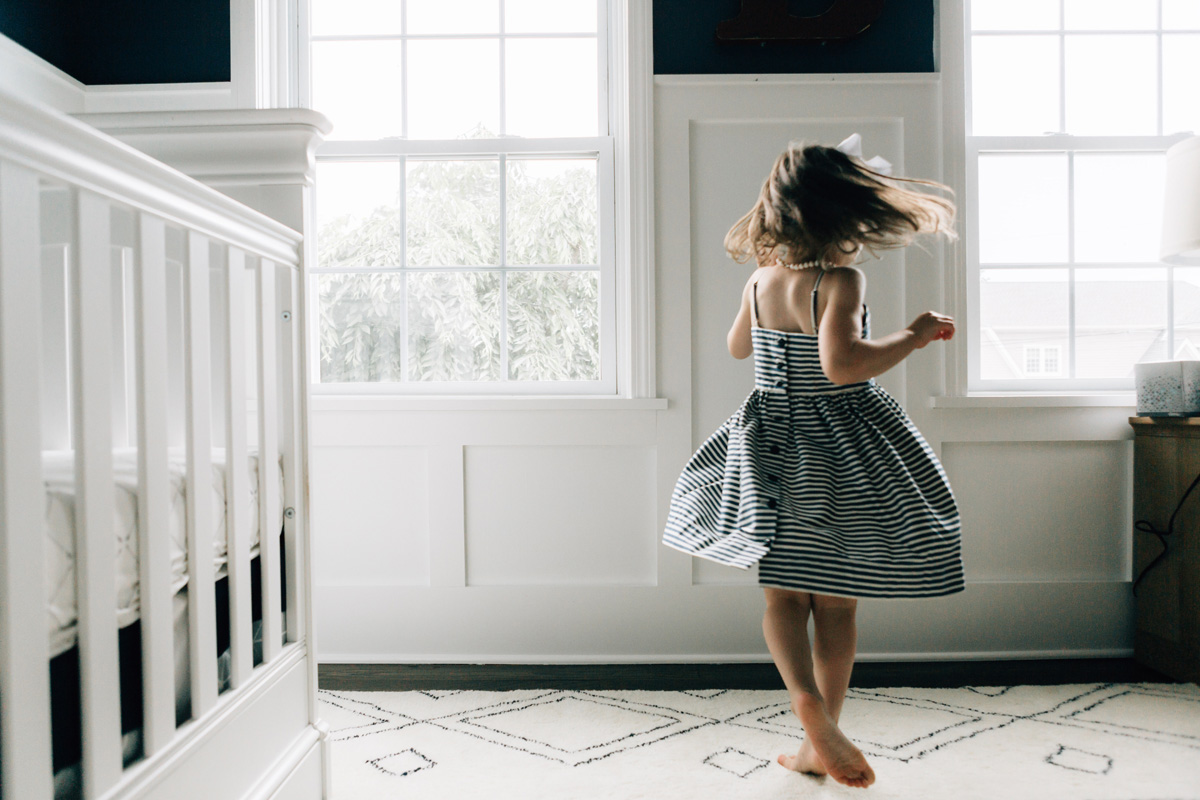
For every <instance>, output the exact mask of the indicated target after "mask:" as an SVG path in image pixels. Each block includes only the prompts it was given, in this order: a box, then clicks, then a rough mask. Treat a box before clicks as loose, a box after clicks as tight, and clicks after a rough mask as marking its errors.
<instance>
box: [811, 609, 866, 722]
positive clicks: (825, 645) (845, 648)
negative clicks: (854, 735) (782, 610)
mask: <svg viewBox="0 0 1200 800" xmlns="http://www.w3.org/2000/svg"><path fill="white" fill-rule="evenodd" d="M857 611H858V601H857V600H855V599H853V598H849V597H830V596H828V595H822V594H814V595H813V596H812V614H813V628H814V635H813V672H814V674H815V675H816V678H817V686H818V688H820V690H821V694H822V696H824V698H825V706H826V707H827V708H828V709H829V715H830V716H831V717H833V718H834V720H835V721H836V720H839V719H841V715H842V703H843V702H844V701H845V699H846V690H847V689H848V688H849V687H850V672H851V671H852V670H853V669H854V656H855V653H856V650H857V646H858V627H857V625H856V624H855V619H854V616H855V614H856V612H857Z"/></svg>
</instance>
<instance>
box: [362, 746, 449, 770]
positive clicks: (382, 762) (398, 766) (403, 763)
mask: <svg viewBox="0 0 1200 800" xmlns="http://www.w3.org/2000/svg"><path fill="white" fill-rule="evenodd" d="M367 763H368V764H370V765H371V766H372V767H375V769H377V770H379V771H380V772H383V773H385V774H387V775H393V776H395V777H397V778H403V777H405V776H406V775H412V774H413V773H416V772H420V771H421V770H423V769H430V768H432V767H436V766H437V762H435V761H433V760H432V759H430V758H428V757H426V756H424V755H422V754H421V753H418V752H417V751H416V750H414V749H413V748H411V747H410V748H408V749H407V750H401V751H400V752H399V753H391V754H389V755H386V756H380V757H379V758H373V759H371V760H370V761H368V762H367Z"/></svg>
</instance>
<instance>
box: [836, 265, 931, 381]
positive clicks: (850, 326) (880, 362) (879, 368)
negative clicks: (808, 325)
mask: <svg viewBox="0 0 1200 800" xmlns="http://www.w3.org/2000/svg"><path fill="white" fill-rule="evenodd" d="M821 286H822V288H824V287H828V288H829V294H828V295H827V298H828V299H827V301H826V306H825V312H824V314H823V315H822V316H821V324H820V328H819V330H818V331H817V347H818V350H819V352H820V355H821V369H822V370H824V371H825V375H826V377H828V378H829V380H831V381H833V382H834V383H836V384H847V383H858V382H860V381H865V380H867V379H868V378H874V377H875V376H877V375H882V374H883V373H885V372H887V371H888V370H889V369H891V368H892V367H894V366H896V365H897V364H899V363H900V362H901V361H903V360H904V359H905V358H907V357H908V356H909V354H910V353H912V351H913V350H917V349H919V348H922V347H924V346H925V345H927V344H929V343H930V342H932V341H933V340H934V339H949V338H950V337H952V336H953V335H954V320H953V319H951V318H950V317H948V316H946V315H945V314H938V313H937V312H934V311H926V312H925V313H924V314H922V315H921V316H919V317H917V318H916V319H915V320H913V322H912V324H911V325H909V326H908V327H907V328H905V329H903V330H900V331H896V332H895V333H893V334H890V335H888V336H884V337H883V338H881V339H863V338H862V304H863V297H864V296H865V295H866V290H867V281H866V278H865V277H864V276H863V274H862V272H861V271H860V270H858V269H855V268H853V267H848V268H842V269H837V270H834V271H833V272H831V273H829V274H828V275H827V276H826V278H825V280H824V281H823V282H822V284H821Z"/></svg>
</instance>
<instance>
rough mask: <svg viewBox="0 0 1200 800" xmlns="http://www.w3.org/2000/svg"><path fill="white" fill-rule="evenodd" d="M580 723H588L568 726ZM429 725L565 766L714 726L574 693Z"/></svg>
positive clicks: (699, 719) (690, 717)
mask: <svg viewBox="0 0 1200 800" xmlns="http://www.w3.org/2000/svg"><path fill="white" fill-rule="evenodd" d="M579 719H586V720H588V724H587V725H578V724H573V721H574V720H579ZM431 722H432V723H433V724H436V725H438V727H441V728H444V729H445V730H449V731H455V732H458V733H463V734H467V735H469V736H473V737H475V738H477V739H483V740H485V741H488V742H491V743H493V744H498V745H501V746H503V747H508V748H511V749H514V750H520V751H522V752H526V753H529V754H531V755H535V756H541V757H542V758H547V759H550V760H552V761H558V762H561V763H563V764H567V765H570V766H579V765H581V764H588V763H591V762H593V761H597V760H599V759H602V758H607V757H608V756H611V755H613V754H615V753H620V752H622V751H625V750H629V749H631V748H634V747H643V746H645V745H648V744H652V743H655V742H660V741H663V740H664V739H668V738H671V737H674V736H678V735H680V734H682V733H687V732H688V731H692V730H695V729H696V728H699V727H703V726H705V725H712V724H715V720H712V719H707V718H705V717H700V716H697V715H694V714H688V713H685V712H680V711H676V710H673V709H667V708H660V707H655V706H651V705H647V704H643V703H637V702H633V701H628V700H621V699H615V698H612V697H601V696H593V695H590V694H588V693H586V692H574V691H560V692H553V693H550V694H549V695H546V696H543V697H540V698H536V699H521V700H512V701H505V702H501V703H494V704H490V705H487V706H484V707H481V708H478V709H475V710H474V711H470V712H467V713H464V714H456V715H453V716H450V717H443V718H440V719H436V720H431Z"/></svg>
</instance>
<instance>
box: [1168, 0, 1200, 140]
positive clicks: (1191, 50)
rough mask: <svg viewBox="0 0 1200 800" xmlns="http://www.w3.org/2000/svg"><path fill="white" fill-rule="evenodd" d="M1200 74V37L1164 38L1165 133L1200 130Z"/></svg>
mask: <svg viewBox="0 0 1200 800" xmlns="http://www.w3.org/2000/svg"><path fill="white" fill-rule="evenodd" d="M1196 8H1198V9H1200V3H1196ZM1198 27H1200V25H1198ZM1198 75H1200V34H1169V35H1166V36H1163V133H1167V134H1170V133H1178V132H1179V131H1193V132H1196V131H1200V86H1197V83H1196V77H1197V76H1198Z"/></svg>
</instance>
